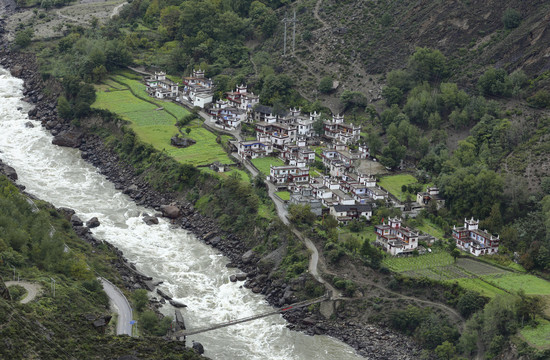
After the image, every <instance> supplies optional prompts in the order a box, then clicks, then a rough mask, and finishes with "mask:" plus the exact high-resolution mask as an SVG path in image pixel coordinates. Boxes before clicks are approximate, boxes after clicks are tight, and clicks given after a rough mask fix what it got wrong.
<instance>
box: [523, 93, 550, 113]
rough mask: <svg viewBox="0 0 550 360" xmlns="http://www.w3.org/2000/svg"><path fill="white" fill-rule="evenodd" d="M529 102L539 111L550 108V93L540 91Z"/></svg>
mask: <svg viewBox="0 0 550 360" xmlns="http://www.w3.org/2000/svg"><path fill="white" fill-rule="evenodd" d="M527 102H528V103H529V104H531V105H532V106H534V107H537V108H539V109H544V108H547V107H550V93H549V92H548V91H546V90H539V91H537V93H536V94H535V95H533V96H531V97H530V98H528V99H527Z"/></svg>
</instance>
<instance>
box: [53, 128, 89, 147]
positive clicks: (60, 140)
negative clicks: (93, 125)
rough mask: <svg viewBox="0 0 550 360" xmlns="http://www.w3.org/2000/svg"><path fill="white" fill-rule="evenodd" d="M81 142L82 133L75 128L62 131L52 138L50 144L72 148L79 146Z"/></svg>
mask: <svg viewBox="0 0 550 360" xmlns="http://www.w3.org/2000/svg"><path fill="white" fill-rule="evenodd" d="M81 143H82V133H81V132H79V131H76V130H70V131H63V132H62V133H60V134H59V135H57V136H55V137H54V138H53V140H52V144H54V145H58V146H65V147H72V148H76V147H79V146H80V144H81Z"/></svg>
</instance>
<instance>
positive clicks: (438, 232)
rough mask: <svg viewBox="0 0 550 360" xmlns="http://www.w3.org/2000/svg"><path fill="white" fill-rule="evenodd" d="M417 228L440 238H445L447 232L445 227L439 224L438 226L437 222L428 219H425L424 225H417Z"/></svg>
mask: <svg viewBox="0 0 550 360" xmlns="http://www.w3.org/2000/svg"><path fill="white" fill-rule="evenodd" d="M416 228H417V229H418V230H421V231H423V232H425V233H426V234H430V235H432V236H434V237H436V238H438V239H443V237H444V235H445V232H444V231H443V229H441V228H440V227H439V226H437V225H436V224H434V223H433V222H431V221H430V220H428V219H424V221H423V223H422V225H421V226H416Z"/></svg>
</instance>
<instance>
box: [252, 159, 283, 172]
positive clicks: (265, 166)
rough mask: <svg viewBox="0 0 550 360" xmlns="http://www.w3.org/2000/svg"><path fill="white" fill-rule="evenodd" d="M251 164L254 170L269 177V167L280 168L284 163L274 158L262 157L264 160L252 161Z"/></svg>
mask: <svg viewBox="0 0 550 360" xmlns="http://www.w3.org/2000/svg"><path fill="white" fill-rule="evenodd" d="M250 161H251V162H252V164H254V166H255V167H256V169H258V170H260V172H261V173H262V174H264V175H269V166H270V165H273V166H281V165H284V164H285V163H284V162H283V160H281V159H279V158H275V157H271V156H268V157H264V158H258V159H252V160H250Z"/></svg>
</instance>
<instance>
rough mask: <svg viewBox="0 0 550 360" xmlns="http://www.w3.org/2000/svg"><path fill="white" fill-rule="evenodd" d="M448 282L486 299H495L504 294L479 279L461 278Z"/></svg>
mask: <svg viewBox="0 0 550 360" xmlns="http://www.w3.org/2000/svg"><path fill="white" fill-rule="evenodd" d="M450 282H458V284H459V285H460V286H462V287H463V288H465V289H468V290H473V291H477V292H479V293H480V294H481V295H484V296H487V297H490V298H492V297H495V296H496V295H499V294H505V292H504V291H502V290H500V289H498V288H496V287H494V286H492V285H490V284H487V283H486V282H484V281H482V280H481V279H476V278H473V279H468V278H462V279H453V280H450Z"/></svg>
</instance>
